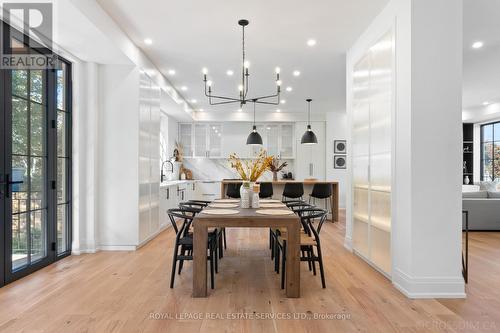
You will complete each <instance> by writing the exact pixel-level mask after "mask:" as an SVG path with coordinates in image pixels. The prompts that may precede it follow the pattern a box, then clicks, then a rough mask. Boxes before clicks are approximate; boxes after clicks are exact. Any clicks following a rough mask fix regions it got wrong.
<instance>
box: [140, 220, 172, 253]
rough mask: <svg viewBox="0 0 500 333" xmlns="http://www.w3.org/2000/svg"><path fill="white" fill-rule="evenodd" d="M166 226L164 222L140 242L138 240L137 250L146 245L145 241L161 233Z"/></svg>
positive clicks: (147, 241)
mask: <svg viewBox="0 0 500 333" xmlns="http://www.w3.org/2000/svg"><path fill="white" fill-rule="evenodd" d="M167 228H168V224H166V225H164V226H160V229H158V230H157V231H156V232H154V233H153V234H151V235H150V236H149V237H147V238H146V239H145V240H143V241H142V242H140V243H139V245H137V250H138V249H140V248H141V247H143V246H144V245H146V244H147V243H149V241H151V240H152V239H153V238H155V237H156V236H158V235H159V234H160V233H162V232H163V231H164V230H165V229H167Z"/></svg>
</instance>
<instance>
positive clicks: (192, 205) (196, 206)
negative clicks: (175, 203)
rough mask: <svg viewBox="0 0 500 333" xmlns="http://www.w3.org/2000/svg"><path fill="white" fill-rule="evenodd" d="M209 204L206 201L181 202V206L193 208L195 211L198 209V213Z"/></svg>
mask: <svg viewBox="0 0 500 333" xmlns="http://www.w3.org/2000/svg"><path fill="white" fill-rule="evenodd" d="M206 206H207V205H205V204H204V203H199V202H191V201H186V202H181V203H179V208H191V209H193V211H196V214H198V213H199V212H201V211H202V210H203V208H205V207H206Z"/></svg>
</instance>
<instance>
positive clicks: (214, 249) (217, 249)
mask: <svg viewBox="0 0 500 333" xmlns="http://www.w3.org/2000/svg"><path fill="white" fill-rule="evenodd" d="M215 239H216V240H215V242H214V244H212V248H213V249H212V252H213V254H214V264H215V273H217V274H218V273H219V253H218V252H219V245H217V236H215Z"/></svg>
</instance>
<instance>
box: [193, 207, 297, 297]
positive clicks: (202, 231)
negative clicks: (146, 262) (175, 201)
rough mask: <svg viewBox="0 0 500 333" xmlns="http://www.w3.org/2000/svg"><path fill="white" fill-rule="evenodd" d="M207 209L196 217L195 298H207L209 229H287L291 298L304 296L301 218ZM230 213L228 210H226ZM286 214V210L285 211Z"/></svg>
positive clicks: (287, 287) (251, 210) (257, 210)
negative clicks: (224, 212) (221, 211)
mask: <svg viewBox="0 0 500 333" xmlns="http://www.w3.org/2000/svg"><path fill="white" fill-rule="evenodd" d="M210 209H211V208H205V209H204V210H203V211H202V212H201V213H199V214H197V215H196V217H195V218H194V220H193V228H194V231H193V297H207V242H208V228H214V227H215V228H229V227H234V228H258V227H259V228H274V229H278V228H286V229H287V246H286V275H285V278H286V283H285V293H286V296H287V297H289V298H298V297H300V219H299V217H298V216H297V215H295V214H293V212H291V210H290V209H289V208H287V207H284V208H281V210H288V211H290V213H287V214H282V215H264V214H262V211H261V210H262V209H264V208H239V207H237V208H232V210H234V211H237V212H234V211H233V213H232V214H228V215H226V214H209V213H217V211H215V212H208V213H207V212H206V210H210ZM226 213H227V212H226ZM283 213H285V212H283Z"/></svg>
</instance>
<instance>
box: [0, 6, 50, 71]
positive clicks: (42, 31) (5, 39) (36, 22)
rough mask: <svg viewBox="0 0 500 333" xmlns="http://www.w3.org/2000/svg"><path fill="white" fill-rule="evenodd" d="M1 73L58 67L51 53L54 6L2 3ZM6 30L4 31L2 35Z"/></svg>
mask: <svg viewBox="0 0 500 333" xmlns="http://www.w3.org/2000/svg"><path fill="white" fill-rule="evenodd" d="M1 5H2V12H3V20H4V22H5V24H2V34H1V39H2V41H1V50H2V52H1V57H2V58H1V63H0V68H2V69H50V68H56V67H57V58H56V56H55V55H54V54H53V53H52V51H51V50H52V35H53V4H52V3H47V2H2V3H1ZM5 30H6V31H5Z"/></svg>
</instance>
